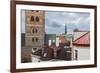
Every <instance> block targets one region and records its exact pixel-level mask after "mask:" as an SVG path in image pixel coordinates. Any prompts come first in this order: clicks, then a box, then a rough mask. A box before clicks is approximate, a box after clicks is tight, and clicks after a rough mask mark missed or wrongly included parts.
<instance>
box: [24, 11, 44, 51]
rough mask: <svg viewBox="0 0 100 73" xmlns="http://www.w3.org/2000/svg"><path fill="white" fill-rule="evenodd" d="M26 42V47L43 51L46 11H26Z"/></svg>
mask: <svg viewBox="0 0 100 73" xmlns="http://www.w3.org/2000/svg"><path fill="white" fill-rule="evenodd" d="M25 16H26V17H25V18H26V20H25V21H26V24H25V41H26V46H27V47H31V48H33V49H35V50H36V49H41V48H42V46H43V45H44V34H45V24H44V21H45V17H44V11H39V10H26V11H25Z"/></svg>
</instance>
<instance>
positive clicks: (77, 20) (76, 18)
mask: <svg viewBox="0 0 100 73" xmlns="http://www.w3.org/2000/svg"><path fill="white" fill-rule="evenodd" d="M65 24H66V25H67V32H68V33H72V32H73V30H74V29H76V28H77V29H79V30H89V29H90V14H89V13H82V12H81V13H79V12H61V11H59V12H58V11H57V12H53V11H46V12H45V31H46V33H49V34H62V33H64V32H65Z"/></svg>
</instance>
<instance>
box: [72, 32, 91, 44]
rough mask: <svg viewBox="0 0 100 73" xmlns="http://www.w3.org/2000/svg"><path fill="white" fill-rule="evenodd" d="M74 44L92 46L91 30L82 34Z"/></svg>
mask: <svg viewBox="0 0 100 73" xmlns="http://www.w3.org/2000/svg"><path fill="white" fill-rule="evenodd" d="M73 45H77V46H90V32H87V33H86V34H84V35H82V36H80V37H79V38H78V39H76V40H75V41H74V42H73Z"/></svg>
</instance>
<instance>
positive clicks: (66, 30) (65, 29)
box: [65, 24, 67, 34]
mask: <svg viewBox="0 0 100 73" xmlns="http://www.w3.org/2000/svg"><path fill="white" fill-rule="evenodd" d="M65 34H67V24H65Z"/></svg>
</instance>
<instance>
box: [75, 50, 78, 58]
mask: <svg viewBox="0 0 100 73" xmlns="http://www.w3.org/2000/svg"><path fill="white" fill-rule="evenodd" d="M77 59H78V51H77V50H75V60H77Z"/></svg>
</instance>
